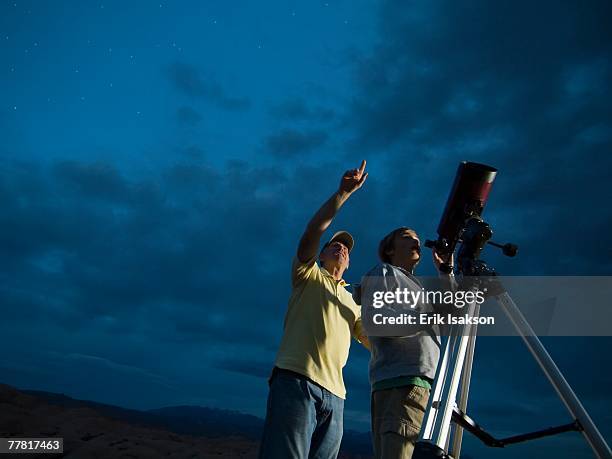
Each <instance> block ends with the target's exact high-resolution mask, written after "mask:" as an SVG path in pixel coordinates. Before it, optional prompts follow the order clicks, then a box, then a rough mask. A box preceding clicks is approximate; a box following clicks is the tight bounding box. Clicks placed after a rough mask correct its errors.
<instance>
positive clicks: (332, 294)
mask: <svg viewBox="0 0 612 459" xmlns="http://www.w3.org/2000/svg"><path fill="white" fill-rule="evenodd" d="M365 166H366V162H365V161H363V162H362V163H361V166H360V167H359V169H353V170H350V171H347V172H346V173H345V174H344V175H343V177H342V179H341V181H340V186H339V188H338V191H336V192H335V193H334V194H333V195H332V196H331V197H330V198H329V199H328V200H327V201H326V202H325V203H324V204H323V206H322V207H321V208H320V209H319V210H318V211H317V213H316V214H315V215H314V217H312V219H311V220H310V222H309V223H308V226H307V227H306V230H305V231H304V234H303V235H302V238H301V240H300V243H299V246H298V249H297V255H296V257H295V258H294V260H293V266H292V270H291V281H292V287H293V288H292V292H291V297H290V299H289V306H288V309H287V314H286V316H285V325H284V334H283V338H282V341H281V344H280V348H279V350H278V354H277V356H276V362H275V367H274V370H273V372H272V377H271V378H270V393H269V396H268V406H267V413H266V422H265V426H264V433H263V438H262V442H261V447H260V451H259V457H260V458H265V459H291V458H296V459H301V458H304V459H306V458H317V459H334V458H336V456H337V455H338V451H339V449H340V441H341V439H342V425H343V409H344V398H345V395H346V390H345V388H344V381H343V378H342V368H343V367H344V365H345V364H346V361H347V359H348V352H349V347H350V342H351V335H352V336H353V337H355V338H356V339H358V340H361V341H362V342H364V343H365V342H366V338H365V337H364V336H362V331H361V320H360V317H361V313H360V308H359V307H358V306H357V305H356V304H355V302H354V301H353V298H352V296H351V294H350V293H349V292H348V291H347V290H346V289H345V286H346V285H347V284H346V283H345V282H344V281H343V280H342V275H343V274H344V271H346V269H347V268H348V266H349V254H350V252H351V250H352V248H353V245H354V241H353V237H352V236H351V235H350V234H349V233H348V232H346V231H340V232H337V233H336V234H334V235H333V236H332V238H331V239H330V240H329V241H328V242H327V243H326V244H325V245H324V246H323V249H322V250H321V251H320V253H319V262H320V265H321V266H319V265H318V264H317V262H316V259H317V251H318V247H319V243H320V240H321V236H322V235H323V233H324V232H325V230H327V228H328V227H329V225H330V224H331V222H332V220H333V218H334V217H335V215H336V214H337V213H338V211H339V210H340V207H342V205H343V204H344V203H345V202H346V201H347V199H348V198H349V197H350V196H351V195H352V194H353V193H354V192H355V191H357V190H358V189H359V188H361V186H362V185H363V184H364V182H365V180H366V178H367V177H368V174H367V173H365Z"/></svg>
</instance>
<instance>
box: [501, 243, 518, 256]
mask: <svg viewBox="0 0 612 459" xmlns="http://www.w3.org/2000/svg"><path fill="white" fill-rule="evenodd" d="M502 251H503V252H504V255H506V256H507V257H514V256H515V255H516V254H517V253H518V246H517V245H516V244H511V243H509V242H508V243H507V244H504V246H503V247H502Z"/></svg>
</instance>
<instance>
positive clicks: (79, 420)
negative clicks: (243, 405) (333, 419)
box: [0, 384, 371, 459]
mask: <svg viewBox="0 0 612 459" xmlns="http://www.w3.org/2000/svg"><path fill="white" fill-rule="evenodd" d="M262 428H263V420H262V419H261V418H258V417H256V416H251V415H247V414H243V413H240V412H237V411H230V410H221V409H214V408H206V407H198V406H174V407H166V408H159V409H155V410H148V411H140V410H132V409H126V408H121V407H118V406H114V405H107V404H103V403H98V402H92V401H87V400H77V399H73V398H71V397H68V396H66V395H63V394H56V393H51V392H43V391H32V390H28V391H26V390H22V391H19V390H17V389H14V388H12V387H10V386H5V385H1V384H0V437H53V436H55V437H63V438H64V443H65V454H64V455H63V456H61V455H58V456H55V457H66V458H77V457H78V458H79V459H82V458H83V459H84V458H89V457H92V458H93V457H102V458H104V457H109V458H111V457H112V458H116V457H126V458H127V457H131V458H140V457H142V458H157V457H172V458H183V457H185V458H208V457H216V458H224V457H241V458H251V457H253V458H254V457H256V456H257V446H258V440H259V438H260V435H261V431H262ZM370 454H371V446H370V438H369V434H365V433H357V432H351V431H345V433H344V440H343V444H342V449H341V455H340V457H341V458H344V459H358V458H367V457H369V455H370ZM28 456H29V455H20V457H23V458H26V457H28ZM32 457H38V456H32Z"/></svg>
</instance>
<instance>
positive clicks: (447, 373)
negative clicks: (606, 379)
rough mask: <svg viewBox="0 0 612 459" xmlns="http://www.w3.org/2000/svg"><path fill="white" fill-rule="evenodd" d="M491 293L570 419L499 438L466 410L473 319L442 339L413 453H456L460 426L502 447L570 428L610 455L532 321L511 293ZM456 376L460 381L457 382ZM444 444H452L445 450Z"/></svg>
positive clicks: (475, 308) (417, 458) (417, 457)
mask: <svg viewBox="0 0 612 459" xmlns="http://www.w3.org/2000/svg"><path fill="white" fill-rule="evenodd" d="M493 298H495V299H496V300H497V301H498V302H499V304H500V306H501V307H502V309H503V310H504V312H505V313H506V315H507V316H508V317H509V318H510V321H511V322H512V324H513V325H514V327H515V328H516V331H517V332H518V334H519V335H520V336H521V338H522V339H523V341H524V343H525V344H526V345H527V348H528V349H529V351H530V352H531V354H532V355H533V357H534V358H535V359H536V361H537V362H538V364H539V366H540V368H541V369H542V371H543V372H544V374H545V375H546V377H547V378H548V380H549V381H550V383H551V384H552V386H553V387H554V388H555V390H556V392H557V394H558V395H559V397H560V398H561V400H562V401H563V403H564V404H565V407H566V408H567V410H568V411H569V412H570V414H571V416H572V418H573V419H574V422H572V423H570V424H565V425H562V426H558V427H552V428H549V429H545V430H540V431H537V432H530V433H526V434H521V435H516V436H513V437H509V438H504V439H496V438H494V437H492V436H491V435H490V434H488V433H487V432H485V431H484V430H483V429H482V428H481V427H480V426H478V424H476V423H475V422H474V421H473V420H472V419H471V418H470V417H468V416H467V415H466V414H465V411H466V407H467V400H468V392H469V387H470V377H471V372H472V362H473V358H474V347H475V344H476V325H471V324H465V325H457V326H456V329H454V330H453V333H452V334H449V336H448V337H447V338H446V339H445V342H444V344H443V348H442V355H441V358H440V364H439V367H438V371H437V374H436V380H435V384H434V387H433V390H432V394H431V397H430V400H429V404H428V407H427V411H426V414H425V419H424V421H423V428H422V430H421V435H420V437H419V441H418V443H417V445H416V448H415V452H414V454H413V459H426V458H427V459H429V458H449V457H450V458H454V459H459V453H460V450H461V440H462V435H463V430H468V431H469V432H470V433H472V434H474V435H475V436H476V437H477V438H479V439H480V440H481V441H482V442H483V443H485V444H486V445H487V446H492V447H504V446H505V445H509V444H512V443H518V442H522V441H527V440H533V439H536V438H541V437H545V436H549V435H555V434H558V433H562V432H567V431H571V430H574V431H580V432H582V434H583V435H584V438H585V439H586V441H587V442H588V443H589V445H590V446H591V448H592V449H593V452H594V453H595V456H596V457H598V458H605V459H612V452H611V451H610V447H609V446H608V444H607V443H606V441H605V440H604V438H603V437H602V435H601V433H600V432H599V430H598V429H597V427H596V426H595V424H594V423H593V421H592V420H591V418H590V416H589V414H588V413H587V412H586V410H585V409H584V407H583V406H582V403H580V400H578V397H576V394H575V393H574V391H573V390H572V388H571V387H570V385H569V384H568V382H567V381H566V380H565V378H564V377H563V375H562V374H561V371H560V370H559V368H558V367H557V365H556V364H555V362H554V361H553V360H552V358H551V357H550V355H549V354H548V352H547V351H546V349H545V348H544V346H543V345H542V343H541V342H540V340H539V339H538V337H537V336H536V335H535V333H534V331H533V329H532V328H531V326H530V325H529V324H528V323H527V321H526V319H525V317H524V316H523V314H522V313H521V311H520V310H519V309H518V307H517V306H516V304H515V303H514V301H512V298H510V295H508V293H507V292H505V291H503V290H500V291H499V293H498V294H497V295H495V296H494V297H493ZM468 314H469V315H470V316H474V317H478V314H479V305H478V304H476V303H472V304H470V305H468ZM460 382H461V387H459V383H460ZM459 390H460V396H459V403H458V404H456V403H455V401H456V398H457V392H458V391H459ZM451 421H453V422H454V423H455V429H454V434H453V435H452V445H451V443H450V442H451ZM449 446H451V448H450V450H449Z"/></svg>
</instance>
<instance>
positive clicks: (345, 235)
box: [323, 231, 355, 253]
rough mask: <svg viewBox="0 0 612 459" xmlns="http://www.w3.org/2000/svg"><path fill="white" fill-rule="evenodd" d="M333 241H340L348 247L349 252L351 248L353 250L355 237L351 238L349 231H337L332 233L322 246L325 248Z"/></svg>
mask: <svg viewBox="0 0 612 459" xmlns="http://www.w3.org/2000/svg"><path fill="white" fill-rule="evenodd" d="M335 241H338V242H342V243H343V244H344V245H345V246H346V248H347V249H348V251H349V253H350V252H351V250H353V246H354V245H355V239H353V236H351V233H349V232H348V231H338V232H337V233H334V235H333V236H332V237H331V239H330V240H329V241H328V242H327V243H326V244H325V245H324V246H323V247H324V248H325V247H327V246H328V245H329V244H331V243H332V242H335Z"/></svg>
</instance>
